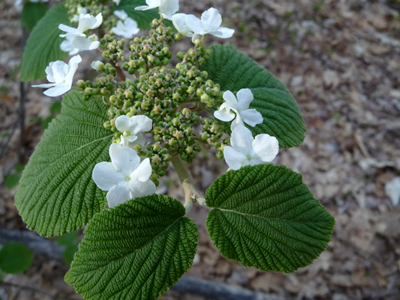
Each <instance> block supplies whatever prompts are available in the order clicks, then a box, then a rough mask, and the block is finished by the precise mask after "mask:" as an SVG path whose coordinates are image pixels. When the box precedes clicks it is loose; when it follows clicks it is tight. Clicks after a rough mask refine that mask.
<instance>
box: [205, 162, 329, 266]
mask: <svg viewBox="0 0 400 300" xmlns="http://www.w3.org/2000/svg"><path fill="white" fill-rule="evenodd" d="M206 203H207V205H208V206H209V207H211V208H213V209H212V210H211V211H210V212H209V214H208V217H207V223H206V225H207V229H208V232H209V234H210V237H211V239H212V241H213V242H214V244H215V246H216V247H217V248H218V249H219V251H220V252H221V253H222V255H223V256H225V257H226V258H229V259H233V260H235V261H240V262H241V263H242V264H243V265H245V266H254V267H256V268H258V269H261V270H263V271H269V270H274V271H280V272H293V271H295V270H296V269H298V268H300V267H304V266H307V265H309V264H310V263H311V262H312V261H313V260H314V259H315V258H317V257H318V256H319V254H320V253H321V252H322V251H324V250H325V249H326V247H327V244H328V242H329V240H330V236H331V234H332V231H333V226H334V223H335V220H334V219H333V217H332V216H331V215H330V214H329V213H328V212H327V211H326V210H325V208H324V207H322V206H321V205H320V203H319V201H318V200H315V199H314V198H313V195H312V194H311V192H310V191H309V190H308V188H307V186H306V185H304V184H303V183H302V180H301V175H299V174H297V173H295V172H293V171H291V170H289V169H287V168H286V167H284V166H274V165H257V166H247V167H244V168H241V169H240V170H238V171H229V172H228V173H226V174H224V175H222V176H221V177H219V178H218V179H217V180H216V181H215V182H214V183H213V184H212V185H211V187H210V188H209V189H208V190H207V193H206Z"/></svg>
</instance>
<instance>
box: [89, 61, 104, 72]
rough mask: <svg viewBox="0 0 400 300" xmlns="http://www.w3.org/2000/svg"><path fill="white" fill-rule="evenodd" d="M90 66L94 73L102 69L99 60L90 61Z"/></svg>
mask: <svg viewBox="0 0 400 300" xmlns="http://www.w3.org/2000/svg"><path fill="white" fill-rule="evenodd" d="M90 66H91V67H92V68H93V69H95V70H96V71H101V70H102V69H103V68H104V63H103V62H102V61H100V60H95V61H92V63H91V64H90Z"/></svg>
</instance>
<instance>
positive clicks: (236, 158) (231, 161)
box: [224, 146, 247, 170]
mask: <svg viewBox="0 0 400 300" xmlns="http://www.w3.org/2000/svg"><path fill="white" fill-rule="evenodd" d="M224 157H225V161H226V163H227V164H228V166H229V168H231V169H232V170H239V169H240V168H241V167H243V166H244V165H245V164H246V161H247V158H246V155H244V154H243V153H240V152H239V151H236V150H235V149H233V148H232V147H230V146H225V147H224Z"/></svg>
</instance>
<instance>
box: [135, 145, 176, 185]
mask: <svg viewBox="0 0 400 300" xmlns="http://www.w3.org/2000/svg"><path fill="white" fill-rule="evenodd" d="M138 148H139V147H137V149H138ZM146 150H147V153H146V154H145V155H146V156H147V157H148V158H150V161H151V167H152V169H153V172H152V174H151V176H150V178H151V180H153V182H154V184H155V185H156V186H158V184H159V181H158V178H159V177H163V176H164V175H165V173H166V171H167V169H168V167H169V162H170V160H171V155H169V154H168V151H167V149H165V148H163V147H162V146H161V144H160V143H158V142H156V143H154V144H153V145H149V146H147V147H146ZM139 154H143V153H141V152H139Z"/></svg>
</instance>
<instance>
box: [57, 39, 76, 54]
mask: <svg viewBox="0 0 400 300" xmlns="http://www.w3.org/2000/svg"><path fill="white" fill-rule="evenodd" d="M60 48H61V51H64V52H68V55H75V54H78V53H79V49H78V48H75V47H74V46H73V45H72V43H71V39H70V38H67V39H66V40H65V41H62V42H61V45H60Z"/></svg>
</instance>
